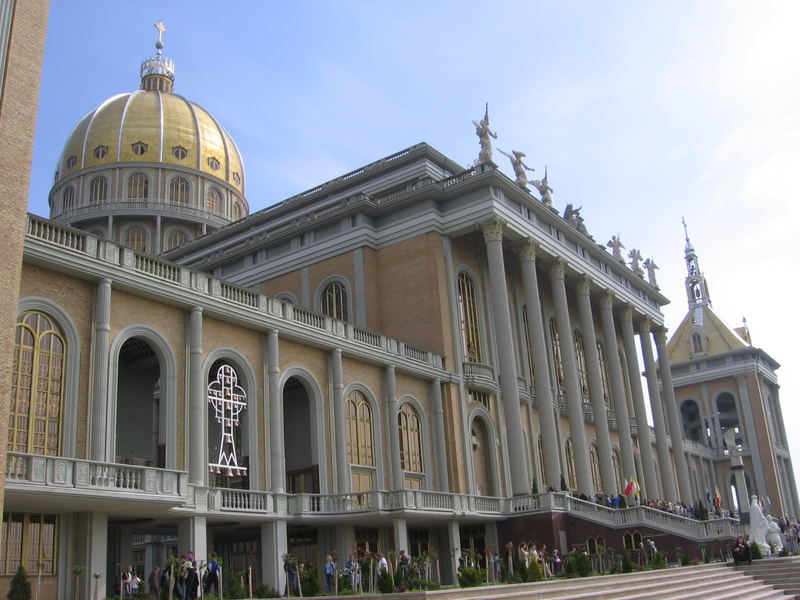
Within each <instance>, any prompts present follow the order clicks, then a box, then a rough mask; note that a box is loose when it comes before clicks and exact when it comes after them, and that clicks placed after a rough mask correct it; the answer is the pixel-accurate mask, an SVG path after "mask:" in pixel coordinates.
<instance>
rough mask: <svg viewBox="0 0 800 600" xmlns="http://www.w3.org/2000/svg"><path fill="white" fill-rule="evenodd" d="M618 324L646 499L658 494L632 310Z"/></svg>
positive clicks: (625, 309) (643, 495)
mask: <svg viewBox="0 0 800 600" xmlns="http://www.w3.org/2000/svg"><path fill="white" fill-rule="evenodd" d="M620 322H621V324H622V342H623V344H624V346H625V362H626V363H627V367H628V379H629V380H630V382H631V396H632V397H633V408H634V411H635V413H636V430H637V434H636V438H637V439H638V440H639V457H640V458H641V461H642V475H644V481H640V482H639V487H640V488H641V494H642V495H641V498H642V499H647V498H649V496H650V495H652V494H658V482H657V481H656V474H655V469H654V468H653V447H652V446H651V445H650V425H649V424H648V423H647V413H646V412H645V408H644V392H643V391H642V378H641V375H640V374H639V361H637V360H636V341H635V340H634V337H633V335H634V334H633V309H632V308H631V307H630V306H625V307H624V308H623V309H622V313H621V314H620ZM618 418H619V417H618ZM642 484H644V485H642Z"/></svg>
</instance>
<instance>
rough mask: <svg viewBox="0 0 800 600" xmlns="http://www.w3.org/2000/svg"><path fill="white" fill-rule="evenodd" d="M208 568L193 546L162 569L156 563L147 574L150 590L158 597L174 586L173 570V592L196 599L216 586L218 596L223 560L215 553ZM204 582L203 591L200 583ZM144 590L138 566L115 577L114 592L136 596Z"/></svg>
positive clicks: (176, 594) (148, 588)
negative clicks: (196, 557)
mask: <svg viewBox="0 0 800 600" xmlns="http://www.w3.org/2000/svg"><path fill="white" fill-rule="evenodd" d="M202 566H204V567H205V568H204V569H202V571H203V572H202V574H201V569H200V568H198V564H197V560H196V559H195V556H194V553H193V552H192V551H191V550H190V551H189V552H187V553H186V554H181V555H180V557H173V558H172V559H171V560H170V561H169V562H168V563H167V564H166V565H165V566H164V568H163V569H162V568H161V567H159V566H158V565H156V566H155V567H153V570H152V572H151V573H150V576H149V577H148V578H147V592H148V593H149V594H150V595H151V596H154V597H156V598H160V597H161V592H162V590H168V589H169V586H170V574H171V575H172V586H173V596H174V597H175V598H179V599H180V600H196V599H197V598H198V597H201V596H206V595H208V594H209V592H211V591H212V590H213V593H215V594H216V595H217V596H218V595H219V592H220V585H221V582H220V577H219V576H220V564H219V560H218V558H217V555H216V554H215V553H213V552H212V553H211V554H210V555H209V557H208V563H207V564H205V565H202ZM201 586H202V594H200V587H201ZM141 591H144V585H143V582H142V579H141V578H140V577H139V575H138V574H137V573H136V570H135V569H134V568H133V567H132V566H129V567H127V568H126V569H124V570H123V571H122V572H121V573H120V574H119V575H118V576H117V577H116V579H115V582H114V592H115V593H116V595H117V596H119V597H122V598H127V597H133V596H137V595H139V593H140V592H141Z"/></svg>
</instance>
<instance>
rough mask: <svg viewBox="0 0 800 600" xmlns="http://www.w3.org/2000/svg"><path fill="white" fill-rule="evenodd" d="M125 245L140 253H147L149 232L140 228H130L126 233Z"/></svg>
mask: <svg viewBox="0 0 800 600" xmlns="http://www.w3.org/2000/svg"><path fill="white" fill-rule="evenodd" d="M125 245H126V246H127V247H128V248H132V249H133V250H138V251H139V252H146V251H147V232H146V231H145V230H144V229H143V228H142V227H139V226H134V227H130V228H128V230H127V231H126V232H125Z"/></svg>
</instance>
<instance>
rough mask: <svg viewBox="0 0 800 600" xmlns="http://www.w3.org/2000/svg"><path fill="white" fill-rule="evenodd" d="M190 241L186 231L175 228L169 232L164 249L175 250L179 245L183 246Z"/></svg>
mask: <svg viewBox="0 0 800 600" xmlns="http://www.w3.org/2000/svg"><path fill="white" fill-rule="evenodd" d="M188 241H189V236H188V235H186V232H185V231H181V230H180V229H173V230H172V231H170V232H169V233H168V234H167V241H166V243H165V244H164V251H165V252H166V251H169V250H174V249H175V248H178V247H179V246H183V245H184V244H185V243H186V242H188Z"/></svg>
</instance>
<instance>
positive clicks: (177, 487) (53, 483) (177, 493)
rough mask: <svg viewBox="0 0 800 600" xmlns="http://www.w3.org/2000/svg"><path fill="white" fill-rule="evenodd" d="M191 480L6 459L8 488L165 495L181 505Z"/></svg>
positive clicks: (150, 471)
mask: <svg viewBox="0 0 800 600" xmlns="http://www.w3.org/2000/svg"><path fill="white" fill-rule="evenodd" d="M187 477H188V476H187V474H186V473H185V472H182V471H172V470H167V469H157V468H155V467H140V466H135V465H121V464H117V463H103V462H96V461H90V460H82V459H77V458H67V457H62V456H41V455H38V454H21V453H19V452H9V453H8V455H7V457H6V488H7V489H25V488H31V489H33V488H36V487H46V488H48V490H51V491H58V490H65V491H66V490H78V489H85V490H95V491H98V492H103V493H105V494H110V495H125V496H129V495H131V494H135V495H149V496H164V497H169V498H174V499H175V500H176V501H179V502H180V501H181V499H184V500H185V498H186V492H187Z"/></svg>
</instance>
